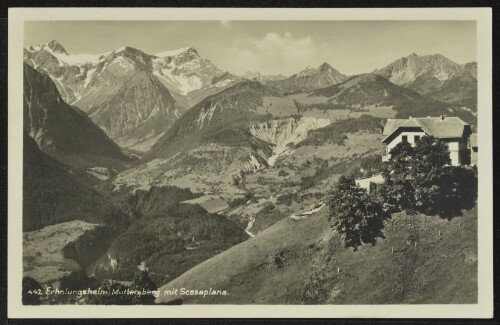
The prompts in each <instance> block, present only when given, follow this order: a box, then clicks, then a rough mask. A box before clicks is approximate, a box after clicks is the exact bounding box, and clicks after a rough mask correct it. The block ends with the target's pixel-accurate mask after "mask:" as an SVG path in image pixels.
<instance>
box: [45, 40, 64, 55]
mask: <svg viewBox="0 0 500 325" xmlns="http://www.w3.org/2000/svg"><path fill="white" fill-rule="evenodd" d="M46 46H47V47H48V48H49V49H51V50H52V52H54V53H62V54H66V55H68V52H66V49H65V48H64V47H63V46H62V45H61V44H59V43H58V42H57V41H56V40H52V41H50V42H48V43H47V44H46Z"/></svg>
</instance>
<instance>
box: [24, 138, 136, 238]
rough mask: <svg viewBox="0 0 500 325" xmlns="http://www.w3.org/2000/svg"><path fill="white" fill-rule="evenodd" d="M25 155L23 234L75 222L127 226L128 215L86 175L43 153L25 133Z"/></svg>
mask: <svg viewBox="0 0 500 325" xmlns="http://www.w3.org/2000/svg"><path fill="white" fill-rule="evenodd" d="M23 152H24V158H23V164H24V165H23V231H31V230H35V229H40V228H43V227H45V226H48V225H53V224H57V223H60V222H66V221H72V220H83V221H86V222H91V223H101V224H106V225H109V226H111V228H112V229H121V228H123V227H124V226H125V225H126V224H127V222H128V221H127V216H126V215H125V214H124V213H123V212H122V211H121V210H120V209H119V208H118V207H117V206H116V205H115V204H114V203H113V202H112V201H111V200H110V199H109V198H106V197H105V196H103V194H102V193H100V192H99V191H98V190H96V189H95V188H93V186H92V185H91V183H90V182H89V181H87V179H86V175H85V173H79V172H78V171H77V170H73V169H71V168H70V167H68V166H66V165H63V164H61V163H60V162H58V161H56V160H55V159H53V158H51V157H49V156H48V155H46V154H45V153H43V152H42V151H41V150H40V148H39V147H38V145H37V144H36V142H35V141H34V140H33V139H32V138H31V137H30V136H29V135H28V134H26V133H25V134H24V146H23Z"/></svg>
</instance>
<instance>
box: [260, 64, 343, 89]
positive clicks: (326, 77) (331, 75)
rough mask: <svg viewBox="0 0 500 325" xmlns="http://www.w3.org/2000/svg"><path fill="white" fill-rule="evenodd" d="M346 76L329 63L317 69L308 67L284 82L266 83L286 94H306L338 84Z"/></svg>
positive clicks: (270, 81) (268, 81)
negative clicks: (305, 92) (306, 92)
mask: <svg viewBox="0 0 500 325" xmlns="http://www.w3.org/2000/svg"><path fill="white" fill-rule="evenodd" d="M345 79H346V76H345V75H343V74H342V73H340V72H339V71H338V70H336V69H334V68H332V67H331V66H330V65H329V64H328V63H326V62H325V63H323V64H321V65H320V66H319V67H317V68H312V67H307V68H306V69H305V70H303V71H301V72H299V73H297V74H294V75H292V76H290V77H288V78H286V79H282V80H267V81H264V82H265V83H266V84H267V85H272V86H274V87H276V88H279V89H281V90H283V91H284V92H288V93H293V92H304V91H310V90H314V89H318V88H324V87H328V86H331V85H334V84H338V83H340V82H342V81H344V80H345Z"/></svg>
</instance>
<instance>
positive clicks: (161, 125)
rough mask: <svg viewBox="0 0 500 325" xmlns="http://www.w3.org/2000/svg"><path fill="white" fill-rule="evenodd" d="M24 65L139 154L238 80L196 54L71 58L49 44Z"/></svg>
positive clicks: (129, 52)
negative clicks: (195, 104) (194, 106)
mask: <svg viewBox="0 0 500 325" xmlns="http://www.w3.org/2000/svg"><path fill="white" fill-rule="evenodd" d="M24 59H25V62H26V63H27V64H29V65H31V66H33V67H34V68H36V69H38V70H40V71H43V72H45V73H47V74H48V75H49V76H50V77H51V79H52V80H53V81H54V83H55V84H56V87H57V88H58V90H59V92H60V94H61V96H62V98H63V99H64V100H65V101H66V102H67V103H70V104H71V105H73V106H76V107H78V108H80V109H81V110H82V111H84V112H86V113H87V114H88V116H89V117H90V118H91V119H92V120H93V121H94V122H95V123H96V124H97V125H98V126H99V127H101V128H102V129H103V130H104V131H105V132H106V134H107V135H108V136H109V137H111V138H112V139H113V140H114V141H115V142H117V143H118V144H119V145H120V146H122V147H126V148H130V149H135V150H138V151H145V150H147V149H149V147H150V146H151V145H152V144H153V143H154V142H155V141H156V140H157V139H158V137H159V136H161V135H162V134H163V133H164V132H165V131H166V130H167V129H168V127H169V126H170V125H171V124H172V123H173V122H174V121H175V120H176V119H177V118H179V117H180V116H181V115H182V114H183V113H184V111H185V109H186V108H185V107H187V106H189V105H190V104H191V102H192V101H196V100H197V98H198V99H199V98H200V96H201V97H203V96H205V95H206V94H212V93H214V92H216V91H217V90H220V89H223V88H224V87H226V86H228V85H229V84H231V83H232V82H234V81H235V79H236V77H235V76H233V75H231V74H228V73H226V72H224V71H222V70H220V69H218V68H217V67H215V66H214V65H213V64H212V63H211V62H210V61H209V60H206V59H203V58H201V57H200V56H199V55H198V53H197V52H196V50H195V49H193V48H186V49H181V50H178V51H170V52H163V53H160V54H158V55H148V54H145V53H143V52H141V51H139V50H137V49H134V48H131V47H122V48H119V49H117V50H115V51H111V52H106V53H103V54H100V55H87V54H68V52H67V51H66V50H65V49H64V47H63V46H62V45H61V44H59V43H57V42H56V41H51V42H49V43H47V44H43V45H40V46H34V47H28V48H26V49H25V51H24Z"/></svg>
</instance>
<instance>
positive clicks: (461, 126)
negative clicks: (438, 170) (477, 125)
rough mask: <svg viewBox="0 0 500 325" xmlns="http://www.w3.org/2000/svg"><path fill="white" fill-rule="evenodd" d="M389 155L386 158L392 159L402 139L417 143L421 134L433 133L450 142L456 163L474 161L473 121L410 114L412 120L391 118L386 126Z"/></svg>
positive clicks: (452, 162) (451, 153)
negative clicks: (395, 148)
mask: <svg viewBox="0 0 500 325" xmlns="http://www.w3.org/2000/svg"><path fill="white" fill-rule="evenodd" d="M383 134H384V135H385V138H384V139H383V140H382V143H383V144H385V146H386V147H385V155H383V156H382V160H383V161H387V160H389V159H390V158H391V154H390V152H391V150H392V149H393V148H394V147H395V146H396V145H397V144H398V143H400V142H401V141H407V142H409V143H411V144H415V143H416V142H417V141H418V140H419V139H420V138H421V137H423V136H425V135H432V136H434V137H435V138H438V139H441V140H443V141H445V142H446V143H448V149H449V150H450V159H451V164H452V165H453V166H459V165H463V164H469V163H470V154H469V149H468V143H469V137H470V134H471V130H470V126H469V124H467V123H465V122H464V121H462V120H461V119H460V118H458V117H445V116H439V117H430V116H428V117H410V118H408V119H388V120H387V123H386V124H385V127H384V132H383Z"/></svg>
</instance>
